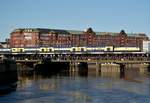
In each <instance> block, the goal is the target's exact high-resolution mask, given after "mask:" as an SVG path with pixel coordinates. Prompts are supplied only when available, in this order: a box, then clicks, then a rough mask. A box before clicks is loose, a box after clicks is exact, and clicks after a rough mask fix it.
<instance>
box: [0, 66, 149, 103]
mask: <svg viewBox="0 0 150 103" xmlns="http://www.w3.org/2000/svg"><path fill="white" fill-rule="evenodd" d="M117 75H118V73H115V72H111V73H103V74H99V75H94V73H88V75H84V76H83V75H82V76H80V75H79V74H77V73H74V74H73V73H72V74H71V75H69V73H68V74H66V73H65V74H64V73H61V75H60V74H57V75H53V76H44V77H43V76H41V75H37V74H34V73H33V74H32V73H31V74H28V75H27V74H24V75H23V74H21V75H19V81H18V87H17V89H16V91H14V92H11V93H9V94H7V95H3V96H0V103H150V75H149V74H148V73H147V72H140V71H139V70H134V69H132V70H130V69H129V70H127V71H126V73H125V76H124V77H121V78H120V76H117Z"/></svg>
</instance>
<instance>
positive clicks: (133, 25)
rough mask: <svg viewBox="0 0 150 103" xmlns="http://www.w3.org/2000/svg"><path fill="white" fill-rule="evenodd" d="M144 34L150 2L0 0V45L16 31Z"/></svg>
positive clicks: (149, 31)
mask: <svg viewBox="0 0 150 103" xmlns="http://www.w3.org/2000/svg"><path fill="white" fill-rule="evenodd" d="M88 27H92V29H93V30H94V31H99V32H120V30H122V29H124V30H125V31H126V32H127V33H146V34H147V35H148V36H149V37H150V0H0V41H5V39H6V38H9V37H10V33H11V32H12V31H13V30H14V29H16V28H51V29H67V30H68V29H69V30H85V29H86V28H88Z"/></svg>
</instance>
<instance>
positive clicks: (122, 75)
mask: <svg viewBox="0 0 150 103" xmlns="http://www.w3.org/2000/svg"><path fill="white" fill-rule="evenodd" d="M119 65H120V78H124V76H125V64H119Z"/></svg>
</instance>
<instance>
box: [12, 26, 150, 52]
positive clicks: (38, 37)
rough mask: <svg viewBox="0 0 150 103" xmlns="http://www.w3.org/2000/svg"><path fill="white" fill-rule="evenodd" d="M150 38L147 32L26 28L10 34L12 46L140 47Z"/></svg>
mask: <svg viewBox="0 0 150 103" xmlns="http://www.w3.org/2000/svg"><path fill="white" fill-rule="evenodd" d="M144 40H148V37H147V35H146V34H142V33H138V34H129V33H125V31H124V30H121V32H120V33H112V32H95V31H93V30H92V28H88V29H87V30H86V31H77V30H60V29H42V28H25V29H15V30H14V31H12V32H11V35H10V47H77V46H81V47H84V46H86V47H87V46H88V47H95V46H99V47H104V46H114V47H140V48H141V49H142V46H143V41H144Z"/></svg>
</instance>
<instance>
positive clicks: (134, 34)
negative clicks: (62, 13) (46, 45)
mask: <svg viewBox="0 0 150 103" xmlns="http://www.w3.org/2000/svg"><path fill="white" fill-rule="evenodd" d="M89 29H90V30H89ZM88 30H89V31H90V32H92V28H88V29H87V30H86V31H87V32H88ZM13 32H40V33H45V34H46V33H50V32H52V33H58V34H83V33H84V32H85V31H81V30H63V29H47V28H18V29H15V30H14V31H12V33H13ZM94 32H95V31H94ZM119 33H125V32H124V31H123V30H121V32H118V33H116V32H95V34H96V35H112V36H115V35H118V34H119ZM126 34H127V36H136V37H137V36H146V34H144V33H126Z"/></svg>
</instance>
